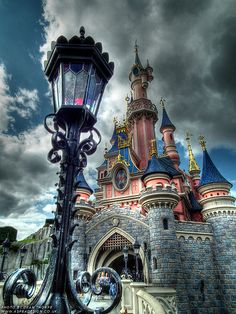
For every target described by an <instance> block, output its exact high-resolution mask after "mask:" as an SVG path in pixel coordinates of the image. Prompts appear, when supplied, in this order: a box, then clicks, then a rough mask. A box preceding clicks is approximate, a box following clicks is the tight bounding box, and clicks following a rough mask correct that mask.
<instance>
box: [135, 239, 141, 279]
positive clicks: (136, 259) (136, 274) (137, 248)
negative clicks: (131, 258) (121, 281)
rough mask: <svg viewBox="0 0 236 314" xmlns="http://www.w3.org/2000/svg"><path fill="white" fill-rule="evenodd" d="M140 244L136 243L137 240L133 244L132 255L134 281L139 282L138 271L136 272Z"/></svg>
mask: <svg viewBox="0 0 236 314" xmlns="http://www.w3.org/2000/svg"><path fill="white" fill-rule="evenodd" d="M140 246H141V245H140V243H139V242H138V240H137V238H136V239H135V242H134V244H133V249H134V254H135V281H138V280H139V277H140V276H139V270H138V255H139V250H140Z"/></svg>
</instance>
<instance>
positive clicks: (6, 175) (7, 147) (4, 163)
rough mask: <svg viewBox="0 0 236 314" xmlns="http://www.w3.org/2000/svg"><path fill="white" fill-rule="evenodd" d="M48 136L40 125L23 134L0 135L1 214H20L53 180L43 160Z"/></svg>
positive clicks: (50, 169)
mask: <svg viewBox="0 0 236 314" xmlns="http://www.w3.org/2000/svg"><path fill="white" fill-rule="evenodd" d="M49 143H50V137H49V136H47V135H45V131H44V130H43V127H38V128H36V129H33V130H31V132H30V133H25V134H24V136H22V137H21V138H20V137H10V136H5V135H1V136H0V149H1V155H0V216H5V215H6V216H8V215H10V214H11V213H17V214H18V215H20V214H23V213H24V212H25V211H26V210H29V209H30V208H31V207H32V206H33V204H34V203H35V202H37V201H38V200H39V199H40V198H41V197H42V195H43V194H47V193H48V192H49V190H50V188H51V187H52V186H53V183H55V182H56V176H55V172H56V169H55V168H54V167H53V166H52V165H50V164H49V162H48V161H47V160H46V155H47V152H48V150H49V145H50V144H49Z"/></svg>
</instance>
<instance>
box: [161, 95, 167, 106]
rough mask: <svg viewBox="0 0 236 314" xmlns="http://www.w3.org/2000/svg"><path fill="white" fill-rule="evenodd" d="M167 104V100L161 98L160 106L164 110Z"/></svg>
mask: <svg viewBox="0 0 236 314" xmlns="http://www.w3.org/2000/svg"><path fill="white" fill-rule="evenodd" d="M165 103H166V99H164V98H163V97H161V100H160V105H161V106H162V108H165Z"/></svg>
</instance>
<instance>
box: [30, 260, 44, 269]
mask: <svg viewBox="0 0 236 314" xmlns="http://www.w3.org/2000/svg"><path fill="white" fill-rule="evenodd" d="M44 264H48V259H47V258H46V259H43V260H40V259H33V260H32V262H31V265H35V266H37V267H38V268H40V267H41V266H42V265H44Z"/></svg>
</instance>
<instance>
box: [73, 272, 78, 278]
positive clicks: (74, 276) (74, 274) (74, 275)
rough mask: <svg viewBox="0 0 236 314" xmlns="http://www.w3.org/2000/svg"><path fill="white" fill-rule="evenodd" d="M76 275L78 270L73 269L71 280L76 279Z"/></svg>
mask: <svg viewBox="0 0 236 314" xmlns="http://www.w3.org/2000/svg"><path fill="white" fill-rule="evenodd" d="M77 276H78V270H74V271H73V280H76V279H77Z"/></svg>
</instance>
